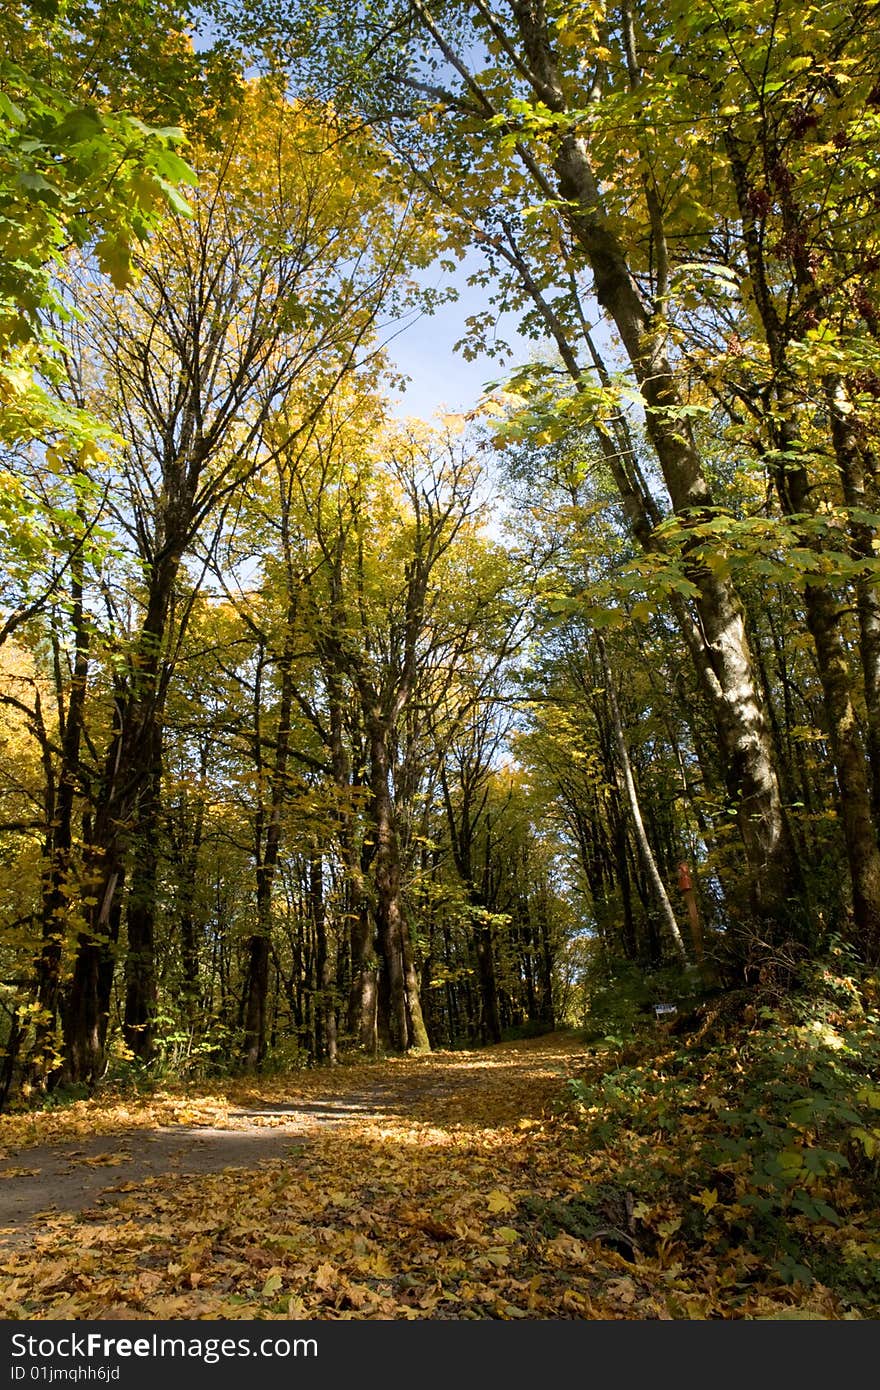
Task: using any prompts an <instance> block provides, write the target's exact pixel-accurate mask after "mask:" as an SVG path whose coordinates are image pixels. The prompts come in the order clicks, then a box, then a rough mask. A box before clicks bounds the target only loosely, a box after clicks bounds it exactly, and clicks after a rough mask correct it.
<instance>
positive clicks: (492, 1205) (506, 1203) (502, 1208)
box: [486, 1187, 516, 1216]
mask: <svg viewBox="0 0 880 1390" xmlns="http://www.w3.org/2000/svg"><path fill="white" fill-rule="evenodd" d="M486 1206H487V1207H488V1208H489V1210H490V1211H491V1212H492V1213H493V1214H494V1215H496V1216H499V1215H501V1214H502V1213H505V1212H509V1211H516V1202H512V1201H511V1200H510V1198H509V1197H508V1195H507V1193H506V1192H502V1190H501V1188H500V1187H496V1188H495V1189H494V1191H492V1192H490V1193H489V1196H488V1198H487V1199H486Z"/></svg>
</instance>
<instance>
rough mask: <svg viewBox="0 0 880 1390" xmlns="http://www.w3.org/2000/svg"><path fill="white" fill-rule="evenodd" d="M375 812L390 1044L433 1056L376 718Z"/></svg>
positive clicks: (384, 745) (383, 737) (384, 735)
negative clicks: (414, 960)
mask: <svg viewBox="0 0 880 1390" xmlns="http://www.w3.org/2000/svg"><path fill="white" fill-rule="evenodd" d="M369 739H370V791H371V794H372V795H371V799H370V812H371V817H372V823H373V834H374V837H375V842H376V844H375V854H374V857H373V863H372V876H373V886H374V890H375V895H376V906H375V911H376V926H377V928H378V935H379V948H380V950H381V952H382V960H383V964H384V967H385V974H386V978H387V982H388V1003H389V1011H388V1025H389V1036H390V1040H391V1045H392V1047H393V1048H395V1049H397V1050H398V1051H401V1052H405V1051H407V1050H409V1049H410V1048H416V1049H418V1050H419V1051H429V1050H430V1043H429V1041H428V1034H427V1031H426V1029H425V1024H424V1020H423V1018H422V1011H421V1006H420V1003H419V989H418V977H417V975H416V972H415V969H414V967H413V961H412V947H411V943H410V939H409V924H408V923H407V920H406V916H405V914H404V911H403V902H402V898H401V890H400V846H399V844H398V839H397V831H396V828H395V825H394V811H393V807H392V804H391V790H390V776H391V768H390V755H389V749H388V731H387V729H386V728H385V726H384V724H383V722H382V720H381V719H380V718H377V717H376V716H372V717H371V719H370V728H369Z"/></svg>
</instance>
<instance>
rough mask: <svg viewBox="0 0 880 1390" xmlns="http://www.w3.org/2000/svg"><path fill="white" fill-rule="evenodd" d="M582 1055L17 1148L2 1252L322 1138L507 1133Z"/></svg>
mask: <svg viewBox="0 0 880 1390" xmlns="http://www.w3.org/2000/svg"><path fill="white" fill-rule="evenodd" d="M576 1051H577V1044H576V1042H575V1041H574V1040H572V1039H571V1038H569V1037H567V1036H564V1035H554V1036H553V1037H552V1038H546V1039H545V1038H542V1039H535V1040H533V1041H530V1042H522V1043H518V1044H507V1045H502V1046H501V1047H498V1048H488V1049H485V1050H482V1051H480V1052H473V1053H444V1054H438V1055H435V1056H433V1057H431V1058H425V1059H406V1060H401V1061H398V1062H392V1063H388V1064H386V1065H384V1066H360V1067H357V1068H346V1067H342V1068H340V1069H339V1070H338V1071H334V1072H330V1071H317V1072H310V1073H306V1074H298V1075H294V1076H292V1077H289V1078H286V1079H284V1080H283V1081H281V1080H279V1081H278V1082H272V1083H267V1084H266V1085H265V1088H264V1089H263V1090H262V1094H261V1096H260V1098H259V1099H258V1100H257V1102H256V1103H246V1102H243V1103H240V1104H238V1105H236V1104H235V1103H230V1104H229V1106H228V1108H227V1110H226V1113H225V1115H224V1117H223V1123H222V1124H202V1125H192V1124H179V1125H174V1126H161V1127H157V1128H154V1129H126V1128H125V1127H124V1125H123V1126H121V1127H120V1129H119V1130H118V1131H116V1132H113V1133H108V1134H96V1135H90V1136H87V1137H80V1136H76V1137H73V1138H71V1139H69V1140H67V1141H66V1142H65V1141H64V1140H62V1141H61V1142H56V1143H52V1144H41V1145H29V1146H27V1147H24V1148H19V1149H17V1150H16V1149H13V1150H12V1151H10V1152H9V1153H7V1155H6V1156H5V1157H3V1158H0V1245H5V1246H7V1247H8V1246H10V1245H20V1244H21V1243H22V1242H27V1241H29V1240H31V1239H32V1238H34V1237H36V1236H38V1235H39V1234H40V1232H41V1230H42V1229H43V1228H44V1224H45V1222H46V1221H47V1220H48V1219H50V1218H51V1217H52V1216H54V1215H58V1214H60V1213H81V1214H84V1215H85V1216H89V1215H92V1214H94V1211H95V1209H96V1208H97V1209H101V1208H109V1207H110V1206H112V1204H114V1203H116V1202H119V1201H120V1200H121V1199H122V1196H123V1194H124V1195H125V1196H126V1197H128V1196H130V1195H131V1194H132V1193H138V1192H140V1191H141V1189H143V1188H145V1187H149V1186H151V1185H152V1184H153V1183H155V1181H156V1180H157V1179H162V1178H166V1177H168V1176H169V1175H171V1176H179V1177H181V1178H184V1177H189V1176H195V1175H199V1174H209V1173H218V1172H223V1171H226V1170H232V1169H239V1170H247V1171H248V1172H251V1171H252V1170H254V1169H255V1168H257V1167H258V1166H260V1165H262V1164H266V1163H270V1162H274V1161H276V1160H284V1159H290V1158H293V1157H294V1155H295V1153H296V1151H297V1150H300V1149H301V1148H302V1146H303V1145H304V1144H307V1143H308V1142H309V1139H310V1138H311V1137H314V1136H315V1134H316V1133H322V1134H325V1133H327V1132H328V1131H332V1130H333V1128H340V1127H341V1128H343V1129H346V1128H348V1129H350V1127H351V1126H352V1125H357V1123H358V1122H359V1121H364V1120H366V1119H369V1120H371V1121H374V1122H375V1121H377V1120H378V1121H381V1120H382V1119H383V1117H384V1118H387V1119H389V1120H390V1119H392V1118H394V1119H401V1118H402V1119H405V1120H416V1121H422V1122H428V1123H434V1122H436V1121H437V1120H438V1119H445V1120H446V1121H448V1120H453V1121H455V1122H456V1123H460V1122H469V1121H470V1122H473V1121H474V1120H478V1119H480V1118H481V1117H485V1116H487V1115H491V1116H492V1117H493V1120H492V1122H493V1123H496V1124H500V1123H503V1122H504V1119H505V1115H506V1107H505V1097H510V1099H511V1102H512V1105H515V1115H516V1118H518V1119H520V1120H522V1119H528V1118H529V1117H528V1115H524V1114H523V1098H524V1096H528V1097H529V1098H531V1099H532V1101H533V1104H532V1106H531V1107H530V1108H531V1110H532V1111H533V1114H534V1116H535V1117H537V1115H539V1114H540V1112H541V1109H542V1107H543V1105H544V1104H545V1103H546V1100H547V1099H548V1098H549V1097H550V1096H551V1095H552V1094H553V1093H554V1092H558V1090H559V1087H560V1082H561V1078H562V1076H563V1074H564V1072H565V1070H566V1069H567V1066H568V1064H570V1063H571V1061H572V1058H573V1054H574V1053H575V1052H576ZM263 1097H265V1098H263ZM514 1097H515V1102H514ZM526 1109H529V1107H528V1106H527V1107H526ZM126 1113H127V1112H126ZM513 1113H514V1110H513V1108H512V1110H511V1114H512V1115H513ZM0 1125H2V1121H0ZM0 1137H2V1129H0ZM108 1215H109V1212H108Z"/></svg>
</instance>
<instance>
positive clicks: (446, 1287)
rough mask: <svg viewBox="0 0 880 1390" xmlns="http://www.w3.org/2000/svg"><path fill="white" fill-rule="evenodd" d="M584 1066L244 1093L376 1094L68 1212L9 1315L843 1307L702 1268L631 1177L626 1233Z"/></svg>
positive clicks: (672, 1212)
mask: <svg viewBox="0 0 880 1390" xmlns="http://www.w3.org/2000/svg"><path fill="white" fill-rule="evenodd" d="M573 1060H575V1053H574V1044H573V1043H572V1042H571V1041H569V1040H565V1039H559V1038H550V1039H541V1040H533V1041H532V1042H530V1043H529V1044H525V1045H524V1044H519V1045H516V1046H507V1047H499V1048H492V1049H487V1050H485V1051H483V1052H480V1053H470V1054H467V1053H464V1054H462V1053H456V1054H450V1055H448V1056H447V1055H439V1056H437V1055H435V1056H434V1057H432V1058H430V1059H406V1060H402V1059H401V1060H394V1061H389V1062H385V1063H382V1064H374V1065H367V1066H359V1067H350V1068H349V1067H342V1068H339V1069H337V1070H336V1071H334V1072H329V1071H319V1072H317V1071H316V1072H313V1073H309V1074H307V1075H302V1074H296V1075H294V1076H291V1077H289V1078H287V1079H286V1080H281V1079H273V1080H272V1081H271V1082H267V1083H266V1084H265V1085H264V1086H261V1087H254V1086H250V1087H248V1088H247V1090H246V1091H242V1090H239V1091H238V1093H237V1094H236V1093H235V1092H233V1091H232V1090H230V1095H229V1096H227V1097H226V1098H225V1100H224V1102H223V1103H224V1104H225V1105H226V1106H227V1107H231V1106H232V1104H233V1101H234V1102H235V1103H236V1104H239V1105H242V1104H247V1105H252V1106H253V1105H255V1104H260V1105H261V1106H263V1107H264V1108H268V1107H271V1105H272V1104H273V1103H276V1104H278V1103H282V1102H279V1099H278V1098H279V1096H280V1095H281V1094H283V1095H284V1097H285V1100H284V1102H283V1103H284V1104H285V1105H286V1106H287V1107H288V1109H287V1112H286V1113H288V1114H289V1113H290V1109H291V1106H292V1105H294V1106H295V1104H297V1103H300V1102H302V1103H303V1104H304V1105H305V1104H306V1103H307V1102H308V1104H309V1106H310V1107H311V1109H310V1110H309V1111H308V1112H306V1111H304V1112H303V1113H304V1114H305V1113H309V1114H313V1113H314V1107H315V1104H316V1101H318V1100H322V1101H325V1102H327V1103H328V1105H329V1104H330V1103H331V1102H333V1101H339V1102H345V1101H346V1099H347V1098H348V1099H350V1098H351V1097H353V1096H357V1097H358V1105H357V1107H354V1106H349V1107H348V1113H347V1114H346V1117H345V1119H344V1120H340V1119H338V1117H337V1118H335V1119H334V1121H333V1123H332V1124H331V1123H327V1124H322V1123H320V1122H315V1123H314V1124H312V1127H311V1129H310V1131H309V1133H308V1135H307V1138H306V1140H305V1142H304V1144H303V1145H302V1147H300V1148H299V1149H298V1150H297V1151H296V1153H295V1154H292V1155H290V1156H288V1157H287V1158H285V1159H283V1160H277V1159H276V1160H275V1161H273V1162H271V1163H265V1164H263V1165H261V1166H259V1167H257V1168H254V1169H250V1170H248V1169H238V1170H235V1171H232V1170H227V1171H225V1172H219V1173H209V1174H204V1175H201V1176H173V1177H172V1176H170V1175H169V1176H164V1177H159V1178H156V1179H154V1180H153V1181H152V1182H150V1183H142V1184H136V1183H128V1182H127V1183H124V1184H121V1185H120V1187H119V1189H117V1194H116V1195H117V1200H116V1202H115V1204H114V1205H112V1206H108V1207H105V1208H103V1209H98V1208H96V1209H94V1210H93V1211H91V1212H89V1213H86V1214H84V1215H83V1217H82V1218H81V1219H79V1220H77V1219H74V1218H73V1217H71V1216H66V1217H65V1216H59V1217H57V1218H55V1219H53V1220H52V1221H51V1223H50V1224H48V1225H47V1226H46V1227H45V1229H44V1230H42V1231H41V1232H40V1233H39V1234H38V1235H37V1236H35V1238H34V1241H33V1244H32V1246H31V1247H30V1248H29V1250H28V1253H27V1254H25V1252H24V1251H23V1250H22V1249H21V1248H19V1249H18V1250H17V1251H16V1258H15V1261H14V1262H11V1261H10V1262H9V1263H8V1264H7V1265H6V1266H0V1268H3V1269H4V1270H5V1271H6V1272H8V1273H9V1275H10V1276H13V1277H10V1278H9V1279H7V1280H6V1281H5V1282H3V1283H2V1284H0V1316H4V1317H6V1318H17V1319H43V1318H47V1319H61V1320H65V1319H75V1318H96V1317H102V1316H105V1315H107V1314H106V1311H105V1310H108V1309H109V1310H112V1316H116V1317H125V1318H132V1319H178V1318H186V1319H190V1318H194V1319H199V1318H218V1317H219V1318H224V1319H251V1318H257V1319H265V1320H273V1319H280V1320H286V1319H289V1318H297V1319H338V1320H346V1319H392V1318H393V1319H406V1320H411V1319H420V1318H432V1319H446V1318H478V1319H484V1318H492V1319H501V1320H519V1319H524V1318H554V1319H584V1318H589V1319H594V1318H614V1319H619V1318H653V1319H668V1318H707V1317H718V1316H722V1317H725V1316H735V1317H736V1316H749V1317H761V1318H764V1317H766V1318H776V1317H783V1316H789V1315H792V1314H790V1313H789V1312H788V1310H790V1309H792V1308H799V1307H804V1306H809V1307H810V1308H813V1309H815V1316H818V1317H840V1316H841V1315H842V1314H841V1311H840V1308H839V1306H838V1305H837V1304H836V1303H835V1301H834V1298H833V1296H832V1295H831V1294H830V1293H829V1292H828V1291H827V1290H822V1289H818V1288H817V1289H813V1290H811V1291H810V1293H809V1295H808V1296H807V1294H806V1291H804V1290H803V1289H797V1290H794V1289H792V1288H791V1287H785V1286H784V1285H783V1284H781V1283H780V1282H779V1281H777V1282H776V1284H775V1286H774V1287H768V1286H767V1285H766V1284H765V1286H764V1287H763V1288H761V1290H760V1294H759V1296H753V1297H751V1299H750V1301H749V1300H748V1299H744V1297H743V1295H742V1292H741V1288H740V1283H741V1281H742V1280H743V1279H745V1280H746V1281H748V1280H749V1279H751V1278H753V1277H754V1273H755V1270H754V1266H750V1264H749V1252H748V1251H747V1250H743V1251H736V1250H734V1251H732V1252H731V1255H730V1256H729V1257H726V1258H725V1259H720V1258H717V1257H715V1256H711V1255H710V1253H709V1252H708V1251H702V1252H698V1254H697V1255H696V1257H691V1258H690V1263H687V1260H688V1255H687V1251H686V1249H685V1246H684V1244H683V1227H684V1226H685V1225H686V1223H687V1219H688V1218H687V1217H686V1216H685V1215H684V1213H683V1212H682V1211H681V1210H677V1209H676V1208H675V1207H674V1206H673V1205H671V1204H669V1203H665V1202H663V1201H653V1202H645V1201H640V1202H633V1201H632V1199H631V1197H630V1194H629V1192H628V1191H625V1190H624V1189H621V1191H620V1192H619V1193H618V1194H617V1198H616V1200H617V1202H618V1208H619V1209H618V1210H617V1211H616V1212H615V1214H614V1221H613V1223H611V1224H612V1225H614V1226H619V1227H620V1231H617V1230H610V1235H611V1236H614V1237H615V1240H614V1241H612V1242H610V1243H609V1241H608V1240H607V1239H606V1237H608V1236H609V1230H607V1229H606V1230H602V1229H599V1227H600V1226H601V1224H602V1223H601V1222H596V1221H592V1223H591V1220H590V1212H591V1209H590V1208H589V1205H588V1203H586V1202H585V1201H584V1193H585V1192H587V1193H589V1192H590V1191H592V1190H595V1191H597V1192H602V1191H605V1190H606V1187H607V1180H608V1177H609V1173H610V1172H611V1170H612V1169H613V1167H614V1162H615V1161H617V1160H616V1159H613V1157H612V1155H611V1153H610V1152H609V1151H608V1149H607V1148H605V1149H599V1150H598V1151H597V1152H590V1151H589V1150H585V1148H584V1138H583V1131H582V1129H580V1128H579V1127H578V1126H577V1125H576V1124H574V1123H572V1122H570V1121H569V1120H568V1119H567V1118H566V1116H565V1113H564V1112H563V1111H562V1110H561V1108H560V1107H559V1104H558V1100H559V1094H560V1090H561V1082H560V1072H561V1070H562V1069H563V1068H564V1067H565V1066H566V1065H568V1066H569V1067H571V1064H572V1062H573ZM577 1061H578V1062H579V1063H580V1062H582V1058H580V1057H578V1058H577ZM371 1096H372V1097H374V1098H375V1099H374V1102H373V1108H372V1109H371V1107H370V1105H369V1104H367V1103H365V1098H367V1099H369V1097H371ZM164 1103H165V1102H164V1101H163V1102H162V1104H163V1105H164ZM200 1105H201V1101H200V1100H199V1098H198V1097H194V1098H193V1097H191V1098H190V1099H189V1101H188V1104H187V1106H186V1109H185V1113H187V1114H191V1113H192V1112H194V1111H195V1112H197V1113H204V1112H203V1111H201V1110H200ZM206 1105H207V1106H210V1107H215V1106H216V1105H217V1100H216V1098H215V1097H214V1098H210V1099H209V1100H208V1101H207V1102H206ZM179 1113H184V1112H179ZM213 1113H214V1119H215V1122H216V1121H217V1119H219V1115H218V1113H217V1111H216V1109H215V1110H214V1112H213ZM704 1113H705V1111H704ZM103 1114H104V1119H105V1120H107V1118H108V1114H109V1112H108V1111H107V1110H106V1109H105V1110H104V1112H103ZM166 1115H167V1112H166ZM131 1122H132V1117H131V1114H130V1113H129V1114H128V1115H127V1116H126V1117H125V1119H124V1121H123V1123H124V1124H125V1125H126V1126H129V1127H130V1126H131ZM66 1137H67V1138H68V1139H69V1138H70V1135H69V1134H68V1135H67V1136H66ZM632 1139H633V1142H634V1143H637V1142H639V1143H640V1142H641V1141H640V1139H639V1136H638V1135H635V1134H633V1135H632ZM646 1152H647V1150H646ZM111 1190H112V1189H111ZM624 1198H626V1200H624ZM719 1204H720V1198H719V1195H718V1191H717V1189H715V1188H709V1187H703V1188H702V1189H698V1190H696V1191H695V1192H694V1193H693V1201H692V1202H689V1201H688V1200H687V1199H685V1200H684V1202H683V1206H684V1207H685V1208H686V1209H687V1210H688V1211H689V1212H690V1213H692V1214H693V1217H694V1219H696V1218H697V1217H699V1218H700V1219H706V1220H709V1219H710V1218H711V1219H714V1213H715V1210H716V1208H717V1207H718V1206H719ZM566 1212H571V1213H572V1215H571V1219H570V1221H569V1222H568V1225H569V1226H570V1229H566V1228H565V1226H566V1219H565V1213H566ZM579 1213H580V1214H579ZM575 1216H577V1219H575ZM627 1221H630V1222H631V1223H633V1227H634V1229H636V1230H637V1231H642V1230H644V1231H645V1232H646V1233H648V1234H649V1235H650V1241H649V1242H648V1248H649V1250H650V1254H646V1253H644V1252H643V1251H642V1250H640V1249H639V1246H638V1244H637V1243H636V1241H635V1240H630V1238H629V1237H628V1236H627V1235H626V1231H625V1230H624V1227H625V1226H626V1223H627ZM605 1224H606V1226H607V1225H608V1224H609V1223H607V1222H606V1223H605ZM621 1232H623V1234H622V1235H621ZM618 1237H619V1239H618ZM850 1238H852V1239H854V1238H855V1237H850ZM639 1240H641V1237H639ZM615 1245H616V1246H617V1248H615ZM621 1250H622V1251H623V1253H620V1251H621Z"/></svg>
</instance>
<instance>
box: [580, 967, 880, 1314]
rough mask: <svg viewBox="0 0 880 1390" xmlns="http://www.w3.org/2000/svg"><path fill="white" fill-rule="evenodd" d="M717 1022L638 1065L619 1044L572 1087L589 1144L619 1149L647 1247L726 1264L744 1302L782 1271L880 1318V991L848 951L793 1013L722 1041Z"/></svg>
mask: <svg viewBox="0 0 880 1390" xmlns="http://www.w3.org/2000/svg"><path fill="white" fill-rule="evenodd" d="M714 1007H715V1009H716V1013H717V1016H718V1017H721V1016H723V1003H717V1002H716V1003H715V1005H714ZM712 1010H713V1004H712V1003H709V1004H707V1005H705V1006H704V1010H703V1013H704V1024H705V1026H704V1028H703V1029H702V1030H701V1031H700V1032H698V1033H697V1034H694V1035H693V1036H692V1038H691V1039H690V1040H688V1038H687V1037H685V1038H684V1039H683V1040H682V1042H680V1043H679V1044H678V1045H676V1046H670V1043H669V1042H666V1041H665V1039H664V1041H662V1042H660V1043H659V1044H658V1042H657V1040H656V1035H655V1039H654V1041H653V1044H651V1043H648V1042H647V1041H643V1043H642V1046H641V1048H637V1049H636V1051H637V1056H636V1058H635V1059H633V1058H632V1056H631V1055H630V1059H629V1060H627V1061H623V1060H622V1056H621V1054H620V1052H619V1051H618V1050H617V1040H616V1039H614V1040H613V1047H614V1050H613V1051H610V1052H608V1051H606V1052H600V1053H599V1054H598V1057H600V1058H602V1059H604V1066H603V1067H602V1069H601V1070H598V1071H596V1072H594V1073H593V1075H592V1076H591V1077H590V1078H589V1079H586V1078H582V1079H579V1080H576V1081H574V1082H573V1083H572V1086H571V1092H572V1099H573V1104H574V1109H575V1112H576V1113H577V1114H578V1115H579V1117H580V1123H581V1124H582V1125H583V1127H584V1143H585V1144H586V1145H587V1146H588V1147H589V1146H590V1145H593V1144H597V1143H598V1144H602V1145H604V1146H605V1150H606V1157H607V1161H608V1164H609V1166H610V1168H611V1169H612V1170H613V1173H614V1181H615V1183H616V1184H618V1185H619V1186H620V1187H626V1188H629V1189H631V1191H632V1192H633V1194H634V1197H635V1199H636V1200H635V1206H634V1214H635V1229H636V1239H637V1241H638V1242H639V1243H640V1245H642V1247H643V1248H656V1246H657V1244H658V1242H659V1243H660V1244H662V1242H663V1241H664V1240H665V1241H667V1243H669V1242H671V1241H673V1240H674V1242H675V1243H676V1245H677V1246H678V1248H679V1250H680V1251H681V1252H682V1253H683V1251H684V1250H685V1249H687V1251H688V1259H689V1260H693V1259H701V1260H705V1261H706V1263H707V1266H708V1265H712V1266H713V1268H714V1267H715V1262H718V1263H719V1264H722V1265H723V1264H724V1263H727V1264H729V1265H730V1267H731V1270H732V1271H735V1273H734V1275H733V1277H734V1278H735V1279H736V1280H737V1283H738V1285H739V1286H741V1287H742V1288H743V1289H744V1290H745V1289H747V1288H748V1287H749V1283H750V1278H751V1275H750V1271H751V1270H753V1269H755V1268H757V1265H758V1263H760V1264H762V1265H763V1264H764V1262H769V1263H770V1265H771V1267H772V1268H774V1269H775V1271H776V1275H777V1277H778V1278H779V1280H780V1281H781V1282H782V1283H792V1282H797V1283H802V1284H809V1283H810V1282H812V1281H814V1280H816V1281H819V1282H820V1283H824V1284H827V1285H829V1286H830V1287H832V1288H833V1289H834V1291H835V1292H836V1293H837V1294H839V1295H840V1296H841V1297H843V1298H844V1299H845V1300H847V1301H848V1303H849V1304H850V1306H851V1307H853V1308H856V1309H859V1310H861V1311H863V1312H870V1310H871V1309H876V1298H877V1294H878V1282H877V1280H876V1278H875V1274H874V1272H873V1271H872V1269H871V1260H872V1258H873V1259H876V1254H877V1253H878V1251H880V1244H878V1241H880V1229H878V1228H877V1224H876V1219H875V1217H874V1216H867V1217H866V1216H865V1215H864V1214H865V1213H870V1212H872V1211H874V1212H875V1211H876V1206H877V1199H878V1195H880V1185H878V1184H880V1123H878V1114H880V1090H878V1088H877V1085H876V1079H875V1078H876V1075H877V1069H878V1066H880V1014H878V989H877V980H876V978H875V977H872V976H869V975H866V973H865V972H864V970H863V969H860V968H858V967H855V966H853V965H852V964H851V962H850V960H849V959H848V958H847V955H846V953H845V952H844V951H843V950H842V949H841V948H839V947H838V948H835V951H834V952H833V953H832V955H831V956H829V957H828V958H827V959H826V960H824V961H823V962H820V963H819V964H817V965H815V966H811V967H809V968H808V969H807V971H806V972H805V974H804V975H803V976H802V978H801V982H800V988H799V990H798V992H796V993H795V994H794V995H793V996H792V997H791V998H790V999H788V1000H787V1001H786V1003H785V1004H784V1005H779V1004H774V1005H772V1006H771V1005H770V1004H765V1005H760V1004H759V1005H758V1006H757V1007H756V1006H755V1005H754V1004H752V1005H746V1006H745V1011H743V1005H742V1000H740V1006H739V1016H738V1018H737V1019H736V1021H734V1022H732V1023H731V1022H728V1024H727V1025H726V1026H725V1027H724V1028H723V1030H722V1031H721V1032H720V1035H719V1033H718V1032H716V1033H715V1034H714V1035H713V1033H712V1027H711V1023H712V1017H713V1013H712ZM749 1020H751V1021H749ZM609 1041H612V1040H609ZM670 1041H671V1040H670ZM624 1055H627V1054H624ZM609 1063H610V1066H609ZM860 1213H861V1214H860ZM670 1223H671V1226H670Z"/></svg>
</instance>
